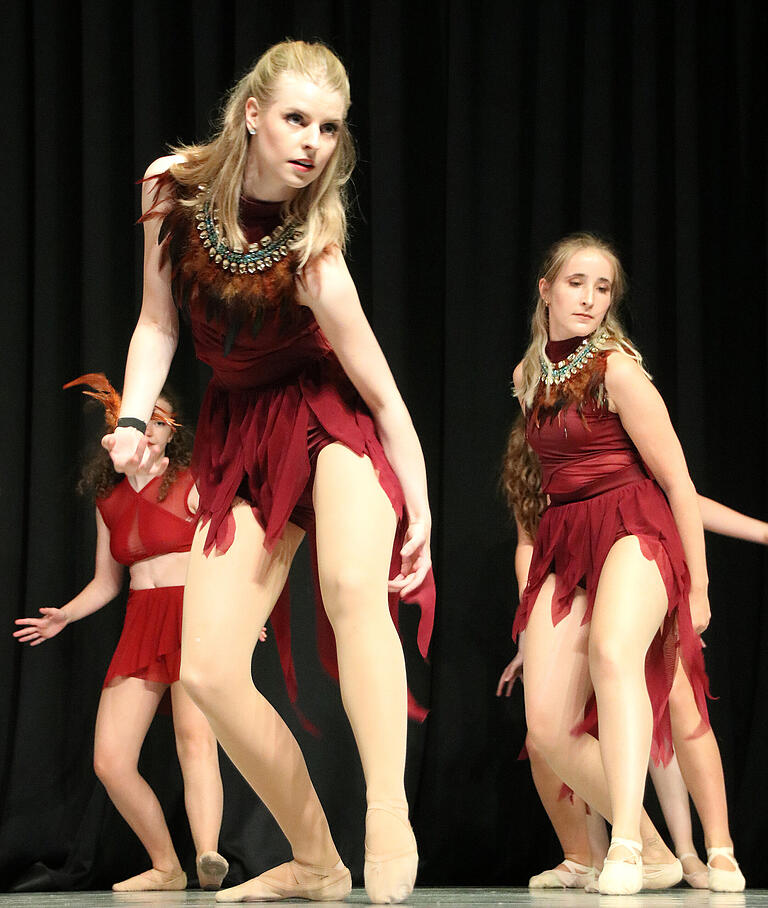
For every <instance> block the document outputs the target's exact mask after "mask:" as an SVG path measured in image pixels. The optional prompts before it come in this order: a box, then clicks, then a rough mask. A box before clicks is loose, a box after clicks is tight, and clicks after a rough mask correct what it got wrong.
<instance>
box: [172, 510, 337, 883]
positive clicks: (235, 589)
mask: <svg viewBox="0 0 768 908" xmlns="http://www.w3.org/2000/svg"><path fill="white" fill-rule="evenodd" d="M233 515H234V519H235V524H236V531H235V538H234V541H233V542H232V545H231V546H230V548H229V549H228V550H227V552H226V553H223V554H222V553H218V554H217V553H212V554H211V555H210V557H207V558H206V557H205V555H204V554H203V540H204V538H205V532H206V528H205V527H201V528H200V529H198V532H197V534H196V536H195V540H194V543H193V545H192V551H191V553H190V564H189V571H188V574H187V585H186V591H185V595H184V619H183V633H182V660H181V680H182V683H183V684H184V686H185V688H186V689H187V691H188V692H189V693H190V695H191V696H192V699H193V700H194V701H195V703H197V705H198V706H199V707H200V709H201V710H202V711H203V712H204V713H205V715H206V717H207V719H208V721H209V722H210V724H211V727H212V729H213V731H214V733H215V735H216V737H217V738H218V740H219V741H220V742H221V745H222V747H223V748H224V750H225V751H226V752H227V754H228V755H229V757H230V759H231V760H232V762H233V763H234V764H235V766H237V768H238V769H239V770H240V772H241V773H242V775H243V776H244V778H245V779H246V780H247V781H248V783H249V784H250V785H251V787H252V788H253V789H254V791H255V792H256V793H257V794H258V796H259V797H260V798H261V800H262V801H263V802H264V804H265V805H266V807H267V808H268V810H269V811H270V812H271V813H272V815H273V816H274V817H275V819H276V821H277V822H278V824H279V826H280V828H281V829H282V830H283V832H284V833H285V835H286V838H287V839H288V841H289V842H290V844H291V848H292V849H293V855H294V861H292V862H291V863H290V864H285V865H281V867H280V868H275V870H274V871H269V872H268V873H271V874H272V876H270V877H269V878H268V880H266V881H265V880H263V879H262V878H256V880H251V881H249V882H248V883H244V884H243V885H242V886H237V887H235V888H234V889H230V890H226V891H225V892H220V893H218V894H217V896H216V898H217V900H219V901H243V900H246V899H248V898H254V897H255V898H264V897H272V898H275V897H286V894H285V893H287V892H288V891H290V894H292V895H293V894H297V893H298V891H299V889H301V891H302V892H304V891H305V890H306V891H312V892H314V891H315V890H316V888H317V886H316V885H315V883H317V881H318V877H319V876H320V874H319V873H317V872H316V871H317V869H318V868H325V869H328V868H336V866H337V865H340V860H339V854H338V852H337V851H336V846H335V845H334V843H333V839H332V838H331V832H330V829H329V828H328V821H327V820H326V818H325V814H324V813H323V808H322V806H321V805H320V801H319V799H318V797H317V793H316V792H315V789H314V787H313V786H312V782H311V780H310V778H309V773H308V772H307V767H306V764H305V762H304V757H303V756H302V754H301V751H300V750H299V746H298V744H297V743H296V740H295V738H294V737H293V735H292V734H291V732H290V730H289V729H288V726H287V725H286V724H285V723H284V722H283V720H282V719H281V718H280V716H279V715H278V714H277V712H276V711H275V709H274V708H273V707H272V705H271V704H270V703H269V702H268V701H267V700H266V699H265V698H264V697H263V696H262V695H261V694H260V693H259V692H258V691H257V690H256V688H255V687H254V684H253V679H252V676H251V658H252V655H253V650H254V647H255V645H256V642H257V640H258V637H259V632H260V631H261V628H262V626H263V625H264V623H265V622H266V619H267V618H268V617H269V614H270V613H271V611H272V608H273V606H274V603H275V601H276V599H277V597H278V595H279V594H280V591H281V590H282V588H283V586H284V584H285V580H286V577H287V574H288V570H289V567H290V564H291V560H292V559H293V556H294V553H295V551H296V548H297V547H298V545H299V543H300V541H301V539H302V538H303V533H302V531H301V530H299V529H298V527H296V526H294V525H293V524H288V526H287V527H286V530H285V533H284V535H283V539H282V540H281V541H280V542H279V543H278V544H277V545H276V546H275V549H274V550H273V552H272V553H271V554H270V553H268V552H267V551H266V550H265V549H264V545H263V543H264V532H263V530H262V529H261V527H260V526H259V524H258V522H257V521H256V519H255V517H254V515H253V512H252V511H251V508H250V506H248V505H247V504H246V503H245V502H239V503H237V504H235V506H234V507H233ZM342 871H343V873H345V874H346V878H347V879H348V877H349V874H348V872H347V871H346V870H344V869H343V868H339V874H338V875H339V880H341V876H342V875H343V874H342ZM275 874H276V876H275ZM297 875H298V876H301V877H302V879H301V880H299V879H297V878H296V877H297ZM262 876H265V875H262ZM326 877H327V873H326ZM337 882H338V881H337ZM318 885H320V884H318ZM275 893H277V894H275ZM280 893H282V894H280ZM307 897H311V896H307Z"/></svg>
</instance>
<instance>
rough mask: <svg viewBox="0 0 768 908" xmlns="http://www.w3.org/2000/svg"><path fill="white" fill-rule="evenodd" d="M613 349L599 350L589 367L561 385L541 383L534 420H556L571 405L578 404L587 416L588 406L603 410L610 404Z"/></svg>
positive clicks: (537, 391)
mask: <svg viewBox="0 0 768 908" xmlns="http://www.w3.org/2000/svg"><path fill="white" fill-rule="evenodd" d="M609 353H610V351H609V350H600V351H597V352H596V353H595V354H594V356H593V358H592V359H591V360H590V362H589V365H588V366H586V367H585V368H584V369H582V370H581V371H579V372H576V373H575V374H574V375H571V376H570V377H569V378H568V379H567V380H566V381H564V382H561V384H559V385H547V384H545V383H544V382H543V381H540V382H539V386H538V388H537V389H536V396H535V397H534V399H533V407H532V408H531V419H533V421H534V422H535V423H536V424H537V425H538V424H539V422H540V421H541V420H542V419H544V420H550V421H551V420H554V419H556V418H557V416H558V414H559V413H561V412H562V411H563V410H565V409H566V408H567V407H575V408H576V412H577V413H578V414H579V416H580V417H581V418H582V420H583V419H584V411H585V409H590V410H602V409H604V408H605V406H606V404H607V397H606V393H605V367H606V363H607V361H608V355H609Z"/></svg>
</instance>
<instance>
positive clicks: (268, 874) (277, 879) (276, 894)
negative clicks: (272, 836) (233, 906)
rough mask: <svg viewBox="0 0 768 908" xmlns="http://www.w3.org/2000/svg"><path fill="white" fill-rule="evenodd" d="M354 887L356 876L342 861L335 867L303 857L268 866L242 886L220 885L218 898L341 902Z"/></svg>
mask: <svg viewBox="0 0 768 908" xmlns="http://www.w3.org/2000/svg"><path fill="white" fill-rule="evenodd" d="M351 889H352V877H351V876H350V874H349V871H348V870H347V868H346V867H345V866H344V864H343V863H342V862H341V861H339V863H338V864H336V866H335V867H330V868H329V867H316V866H315V865H313V864H305V863H303V862H302V861H297V860H293V861H288V862H287V863H286V864H280V865H279V866H278V867H273V868H272V869H271V870H267V871H265V872H264V873H262V874H260V875H259V876H257V877H254V878H253V879H252V880H246V882H245V883H241V884H240V885H239V886H232V887H231V888H229V889H220V890H219V891H218V892H217V893H216V901H217V902H278V901H281V900H282V899H310V900H311V901H313V902H340V901H342V900H343V899H344V898H345V897H346V896H347V895H349V893H350V891H351Z"/></svg>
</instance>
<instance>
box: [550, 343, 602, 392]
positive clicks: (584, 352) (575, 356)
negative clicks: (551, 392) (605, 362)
mask: <svg viewBox="0 0 768 908" xmlns="http://www.w3.org/2000/svg"><path fill="white" fill-rule="evenodd" d="M607 339H608V332H607V331H603V332H601V334H600V335H599V336H598V337H597V338H595V339H591V338H586V339H585V340H583V341H582V342H581V343H580V344H579V346H578V347H577V348H576V349H575V350H574V351H573V353H571V354H570V355H569V356H567V357H566V358H565V359H562V360H560V362H559V363H558V364H557V365H554V363H551V362H550V361H549V359H548V358H547V357H546V356H541V357H539V362H540V363H541V377H540V378H539V381H540V382H543V383H544V384H545V385H546V386H547V387H549V386H550V385H561V384H562V383H563V382H566V381H568V379H569V378H571V376H573V375H576V373H577V372H580V371H581V370H582V369H583V368H584V366H586V365H587V363H588V362H589V360H591V359H593V358H594V355H595V353H597V351H598V350H599V349H600V347H602V345H603V344H604V343H605V341H606V340H607Z"/></svg>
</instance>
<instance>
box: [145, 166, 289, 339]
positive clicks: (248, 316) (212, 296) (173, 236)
mask: <svg viewBox="0 0 768 908" xmlns="http://www.w3.org/2000/svg"><path fill="white" fill-rule="evenodd" d="M149 179H154V180H156V182H157V186H156V188H155V193H156V195H155V198H156V201H155V202H154V204H153V205H152V207H151V208H150V209H149V210H148V211H147V212H146V213H145V214H144V215H143V216H142V217H141V219H140V220H141V222H146V221H148V220H150V219H152V218H155V217H162V218H163V222H162V224H161V226H160V231H159V234H158V243H159V244H160V245H163V246H164V252H163V261H165V260H166V257H167V259H169V260H170V263H171V292H172V294H173V299H174V302H175V303H176V306H177V307H178V308H179V309H181V310H187V311H189V309H190V307H191V305H192V304H195V303H197V302H198V301H199V302H203V301H204V305H205V310H204V314H205V319H206V321H209V322H210V321H214V320H215V321H219V322H220V323H222V324H223V326H225V329H226V331H225V341H224V352H225V354H226V353H229V351H230V350H231V349H232V345H233V344H234V341H235V339H236V337H237V334H238V333H239V332H240V330H241V328H242V327H243V326H244V325H247V326H248V327H249V328H250V330H251V332H252V333H253V334H254V335H256V334H258V332H259V330H260V329H261V325H262V323H263V321H264V317H265V315H266V314H267V313H268V312H277V313H278V317H279V318H280V320H281V322H282V324H283V327H284V328H288V327H290V325H291V324H292V323H294V322H295V320H296V319H297V318H298V315H299V306H298V305H297V303H296V283H295V278H296V273H297V271H298V259H297V257H296V255H295V254H294V253H293V252H289V254H288V255H287V256H286V257H285V258H282V259H280V261H279V262H277V263H275V264H273V265H272V266H271V267H270V268H267V269H265V270H264V271H260V272H256V273H255V274H249V273H247V272H246V273H245V274H240V273H234V274H233V273H232V272H230V271H225V270H224V269H223V268H222V267H221V266H220V265H218V264H217V263H216V262H214V261H213V260H212V259H211V257H210V255H209V250H208V249H206V248H205V246H203V244H202V242H201V241H200V235H199V232H198V230H197V225H196V220H195V214H196V213H197V211H198V210H199V208H198V207H197V206H194V205H190V204H189V201H190V200H191V198H192V196H191V195H190V194H189V192H188V191H186V190H185V188H184V187H182V186H181V185H180V184H179V183H177V182H176V180H175V179H174V178H173V177H172V176H171V174H170V172H166V173H164V174H161V175H160V176H159V177H150V178H149ZM164 190H170V192H171V197H172V202H171V207H170V209H169V208H168V204H169V202H168V197H167V195H166V196H165V197H161V196H162V194H163V191H164ZM185 202H186V204H184V203H185Z"/></svg>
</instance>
